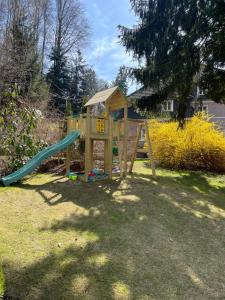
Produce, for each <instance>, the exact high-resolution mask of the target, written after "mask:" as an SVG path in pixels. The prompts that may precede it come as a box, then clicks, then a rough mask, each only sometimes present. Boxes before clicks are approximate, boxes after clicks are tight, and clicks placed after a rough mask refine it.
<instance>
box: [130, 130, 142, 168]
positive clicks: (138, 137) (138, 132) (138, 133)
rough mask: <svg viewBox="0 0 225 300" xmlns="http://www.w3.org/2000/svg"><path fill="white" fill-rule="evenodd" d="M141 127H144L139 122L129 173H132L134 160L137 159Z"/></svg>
mask: <svg viewBox="0 0 225 300" xmlns="http://www.w3.org/2000/svg"><path fill="white" fill-rule="evenodd" d="M141 129H142V125H141V124H138V128H137V136H136V140H135V144H134V151H133V154H132V158H131V164H130V168H129V173H132V170H133V166H134V161H135V158H136V156H137V148H138V143H139V140H140V136H141Z"/></svg>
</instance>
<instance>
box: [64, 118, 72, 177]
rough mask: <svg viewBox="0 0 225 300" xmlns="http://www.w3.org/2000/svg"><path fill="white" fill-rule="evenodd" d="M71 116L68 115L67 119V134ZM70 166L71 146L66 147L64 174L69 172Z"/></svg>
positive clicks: (70, 125) (70, 126)
mask: <svg viewBox="0 0 225 300" xmlns="http://www.w3.org/2000/svg"><path fill="white" fill-rule="evenodd" d="M72 121H73V120H72V118H71V117H68V119H67V134H69V133H70V130H71V128H72ZM70 166H71V146H69V147H67V149H66V175H67V174H68V173H69V172H70Z"/></svg>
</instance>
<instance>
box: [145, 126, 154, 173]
mask: <svg viewBox="0 0 225 300" xmlns="http://www.w3.org/2000/svg"><path fill="white" fill-rule="evenodd" d="M145 129H146V138H147V144H148V152H149V158H150V160H151V167H152V175H153V176H154V177H156V171H155V158H154V154H153V151H152V144H151V139H150V135H149V130H148V122H147V121H145Z"/></svg>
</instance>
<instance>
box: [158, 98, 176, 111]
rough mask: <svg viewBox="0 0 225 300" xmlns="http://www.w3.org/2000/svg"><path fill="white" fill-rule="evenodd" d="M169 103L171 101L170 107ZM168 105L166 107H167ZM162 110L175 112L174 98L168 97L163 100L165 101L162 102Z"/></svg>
mask: <svg viewBox="0 0 225 300" xmlns="http://www.w3.org/2000/svg"><path fill="white" fill-rule="evenodd" d="M169 103H170V107H169ZM165 105H166V107H165ZM161 111H162V112H174V100H172V99H168V100H165V101H163V103H162V104H161Z"/></svg>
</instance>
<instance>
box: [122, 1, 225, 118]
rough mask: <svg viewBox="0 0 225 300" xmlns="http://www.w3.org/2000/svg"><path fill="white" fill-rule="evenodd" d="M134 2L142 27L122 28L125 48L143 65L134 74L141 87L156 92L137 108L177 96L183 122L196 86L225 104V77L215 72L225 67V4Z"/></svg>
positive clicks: (153, 104)
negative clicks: (205, 88) (200, 86)
mask: <svg viewBox="0 0 225 300" xmlns="http://www.w3.org/2000/svg"><path fill="white" fill-rule="evenodd" d="M130 1H131V4H132V8H133V10H134V12H135V14H136V15H137V16H138V17H139V20H140V22H139V24H138V26H136V27H134V28H132V29H128V28H126V27H122V26H120V31H121V40H122V44H123V45H124V46H125V47H126V49H127V51H129V52H131V53H132V54H133V56H134V57H135V58H137V59H138V60H139V61H141V62H142V63H143V62H144V64H145V65H144V67H140V68H133V69H132V74H133V75H134V77H135V78H136V80H137V82H138V83H141V84H142V85H143V86H144V87H145V88H149V87H150V88H152V90H153V91H154V92H153V94H152V96H149V97H145V98H143V99H142V100H141V101H140V102H139V105H140V106H141V107H143V108H144V107H145V108H148V109H150V108H155V107H156V106H157V104H158V103H160V102H162V101H163V100H165V98H166V97H168V96H169V95H173V98H176V100H177V101H178V103H179V109H178V114H177V118H178V119H179V120H180V122H183V119H184V116H185V112H186V110H187V108H188V106H189V103H190V101H191V100H192V99H193V96H192V90H193V85H194V84H200V83H202V84H204V86H205V87H207V88H208V90H209V92H210V96H211V97H212V99H213V100H215V101H218V102H219V101H220V102H222V101H224V100H225V84H224V82H225V81H224V80H223V79H224V72H223V71H221V70H218V69H217V67H218V66H219V67H224V66H225V59H224V28H225V21H224V13H225V5H224V2H223V1H207V0H197V1H196V0H190V1H186V0H170V1H164V0H157V1H155V0H146V1H142V0H130ZM202 62H203V63H204V64H205V66H204V67H203V68H202ZM200 71H201V72H200ZM198 73H199V74H200V76H198V77H197V76H196V74H198ZM218 86H219V91H220V93H219V95H217V89H218Z"/></svg>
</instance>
